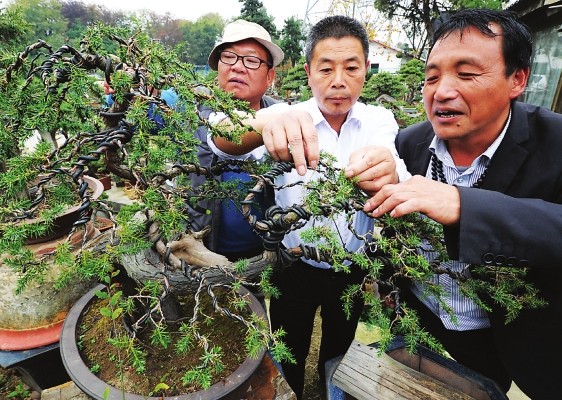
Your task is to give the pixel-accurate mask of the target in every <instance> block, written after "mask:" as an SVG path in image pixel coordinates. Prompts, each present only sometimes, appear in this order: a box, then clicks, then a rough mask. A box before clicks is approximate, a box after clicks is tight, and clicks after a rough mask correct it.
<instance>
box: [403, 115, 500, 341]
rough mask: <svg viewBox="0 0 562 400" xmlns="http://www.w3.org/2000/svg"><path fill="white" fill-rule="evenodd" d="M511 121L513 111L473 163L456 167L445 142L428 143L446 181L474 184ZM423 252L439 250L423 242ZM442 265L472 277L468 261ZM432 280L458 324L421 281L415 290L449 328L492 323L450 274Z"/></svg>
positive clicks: (428, 256) (429, 255)
mask: <svg viewBox="0 0 562 400" xmlns="http://www.w3.org/2000/svg"><path fill="white" fill-rule="evenodd" d="M510 121H511V111H510V113H509V117H508V119H507V123H506V124H505V127H504V129H503V130H502V132H501V133H500V135H499V136H498V137H497V138H496V140H495V141H494V142H493V143H492V144H491V145H490V147H488V149H486V151H485V152H484V153H482V154H481V155H480V156H478V157H477V158H476V159H475V160H474V161H473V162H472V164H471V165H470V166H468V167H461V166H456V165H455V163H454V162H453V158H452V157H451V155H450V154H449V151H448V150H447V145H446V143H445V142H444V141H443V140H441V139H439V138H437V136H436V137H434V138H433V141H432V142H431V144H430V146H429V150H430V151H431V152H432V153H434V154H435V155H436V156H437V158H438V159H439V160H441V162H442V163H443V173H444V174H445V178H446V179H447V182H449V184H451V185H455V186H464V187H471V186H473V185H474V183H476V181H477V180H478V179H479V178H480V177H481V176H482V174H483V173H484V172H485V171H486V168H487V167H488V165H489V163H490V160H491V159H492V156H493V155H494V153H495V152H496V150H497V149H498V147H499V146H500V144H501V142H502V140H503V138H504V136H505V132H506V131H507V128H508V126H509V123H510ZM431 176H432V175H431V163H430V165H429V167H428V169H427V172H426V177H427V178H429V179H431ZM420 252H421V253H422V254H423V255H424V257H425V258H426V259H427V260H429V261H430V262H431V261H432V260H433V259H434V258H435V257H436V253H435V252H434V251H432V248H431V246H429V245H427V244H426V245H424V246H422V248H421V249H420ZM441 265H442V267H445V268H450V269H451V270H452V271H454V272H461V271H462V272H463V274H464V275H465V276H470V273H469V271H468V267H469V264H467V263H462V262H459V261H456V260H449V261H447V262H444V263H442V264H441ZM430 281H431V282H432V283H436V284H439V285H440V286H441V287H442V288H443V289H444V293H445V295H444V296H443V300H444V302H445V303H446V304H447V305H448V306H449V307H451V308H452V310H453V313H454V315H456V317H457V323H455V322H453V321H451V317H450V315H449V313H448V312H447V311H446V310H444V309H443V308H442V307H441V306H440V305H439V303H438V301H437V299H436V298H434V297H431V296H423V295H422V293H423V291H424V285H423V284H421V283H417V282H416V283H414V284H413V285H412V292H413V293H414V294H415V295H416V296H417V297H418V298H419V299H420V301H421V302H422V303H424V304H425V305H426V306H427V307H428V308H429V309H430V310H431V311H432V312H433V313H434V314H435V315H437V316H438V317H439V319H441V322H443V325H444V326H445V327H446V328H447V329H450V330H457V331H467V330H472V329H483V328H487V327H489V326H490V321H489V319H488V316H487V314H486V312H485V311H484V310H483V309H482V308H481V307H479V306H478V305H477V304H476V303H475V302H474V301H472V300H470V299H469V298H468V297H466V296H464V295H463V294H462V293H461V290H460V286H459V285H458V283H457V281H456V280H455V279H453V278H451V277H450V276H449V275H447V274H440V275H434V276H433V278H432V279H430Z"/></svg>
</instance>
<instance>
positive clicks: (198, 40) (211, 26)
mask: <svg viewBox="0 0 562 400" xmlns="http://www.w3.org/2000/svg"><path fill="white" fill-rule="evenodd" d="M224 25H225V20H224V19H223V18H222V17H221V16H220V15H219V14H217V13H209V14H205V15H203V16H201V17H200V18H199V19H197V21H195V22H190V21H183V22H182V23H181V24H180V26H181V30H182V32H183V38H182V41H181V42H180V43H178V53H179V54H181V55H182V58H184V57H185V61H187V62H190V63H192V64H195V65H205V64H207V58H208V57H209V53H210V52H211V50H212V49H213V47H214V46H215V43H216V42H217V39H218V38H219V37H220V35H221V33H222V30H223V28H224Z"/></svg>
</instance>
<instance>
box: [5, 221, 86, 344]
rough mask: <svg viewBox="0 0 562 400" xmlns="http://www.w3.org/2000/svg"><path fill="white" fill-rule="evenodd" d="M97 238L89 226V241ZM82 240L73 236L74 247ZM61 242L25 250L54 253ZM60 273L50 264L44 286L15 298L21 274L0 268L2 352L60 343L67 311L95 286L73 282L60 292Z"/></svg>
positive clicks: (30, 288) (32, 287)
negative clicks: (57, 281)
mask: <svg viewBox="0 0 562 400" xmlns="http://www.w3.org/2000/svg"><path fill="white" fill-rule="evenodd" d="M95 234H96V230H95V229H94V226H93V224H92V223H88V224H86V240H89V239H91V238H92V237H93V236H95ZM82 238H83V235H82V233H81V232H76V233H74V234H73V235H72V237H71V238H70V243H71V245H72V246H73V247H76V248H77V247H78V246H79V244H80V243H81V241H82ZM61 240H66V237H65V238H59V239H58V240H51V241H48V242H44V243H39V244H34V245H28V246H26V247H28V248H29V249H30V250H32V251H33V252H35V253H36V254H42V253H45V252H50V251H53V250H54V249H55V248H56V246H57V245H58V244H59V241H61ZM60 273H61V267H60V266H58V265H56V264H55V263H50V264H49V268H48V270H47V271H45V274H44V277H43V282H42V283H38V282H32V283H30V284H29V285H28V286H27V287H26V288H25V289H24V290H23V292H22V293H19V294H16V293H15V288H16V286H17V284H18V280H19V276H18V274H16V273H15V272H14V271H12V270H11V269H10V268H8V267H7V266H4V265H1V264H0V283H1V285H2V288H3V290H2V291H1V292H0V350H9V351H14V350H29V349H34V348H38V347H42V346H46V345H49V344H52V343H56V342H58V341H59V337H60V332H61V329H62V323H63V321H64V318H65V317H66V314H67V312H68V310H70V308H71V307H72V305H73V304H74V302H75V301H77V300H78V299H79V298H80V297H81V296H82V295H83V294H84V293H86V292H87V291H88V290H89V289H90V288H91V287H92V286H93V285H94V284H95V281H93V280H83V279H80V278H73V279H72V280H71V282H69V283H68V285H67V287H66V288H64V289H62V290H58V291H57V290H55V289H54V288H53V284H54V282H55V281H56V279H57V277H58V276H59V274H60Z"/></svg>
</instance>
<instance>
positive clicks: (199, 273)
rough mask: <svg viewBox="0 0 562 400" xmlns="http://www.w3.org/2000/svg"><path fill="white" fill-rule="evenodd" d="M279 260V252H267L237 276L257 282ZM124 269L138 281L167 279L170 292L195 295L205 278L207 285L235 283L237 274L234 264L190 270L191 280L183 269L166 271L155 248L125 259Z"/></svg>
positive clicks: (252, 260) (256, 258) (250, 261)
mask: <svg viewBox="0 0 562 400" xmlns="http://www.w3.org/2000/svg"><path fill="white" fill-rule="evenodd" d="M276 260H277V257H276V254H275V252H272V251H264V253H263V254H261V255H258V256H256V257H253V258H251V259H249V265H248V268H247V269H246V270H245V271H243V272H241V273H236V276H237V277H239V278H242V279H244V280H247V281H255V280H256V279H257V278H258V277H259V275H260V273H261V271H263V270H264V268H266V267H267V266H270V265H275V262H276ZM123 266H124V268H125V270H126V271H127V274H128V275H129V276H130V277H131V278H132V279H134V280H135V281H137V282H146V281H148V280H159V281H161V280H162V279H163V278H164V277H166V278H167V280H168V284H169V287H170V290H171V291H172V292H174V293H178V294H186V293H193V292H195V291H196V290H197V288H198V287H199V285H200V281H201V280H202V279H205V281H206V282H207V283H229V282H232V280H233V279H234V274H235V271H234V269H233V268H232V264H229V265H215V266H209V267H200V268H189V267H188V268H187V269H188V270H187V273H188V275H189V278H188V277H187V276H186V274H184V271H182V270H181V269H180V270H170V269H167V268H165V265H164V263H163V262H162V256H161V255H160V254H158V253H157V252H156V251H154V250H152V249H151V250H146V251H144V252H142V253H139V254H136V255H132V256H126V257H124V260H123Z"/></svg>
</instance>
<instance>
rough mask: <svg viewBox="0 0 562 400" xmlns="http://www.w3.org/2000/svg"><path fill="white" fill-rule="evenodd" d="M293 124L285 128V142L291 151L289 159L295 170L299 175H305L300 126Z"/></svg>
mask: <svg viewBox="0 0 562 400" xmlns="http://www.w3.org/2000/svg"><path fill="white" fill-rule="evenodd" d="M292 122H294V123H291V124H288V127H287V141H288V145H289V147H290V149H291V153H290V159H291V160H292V161H293V163H294V164H295V168H296V170H297V172H298V174H299V175H301V176H302V175H305V174H306V167H307V164H306V155H305V147H304V146H305V143H304V141H303V133H302V131H301V126H300V124H299V123H298V122H296V121H292Z"/></svg>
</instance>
